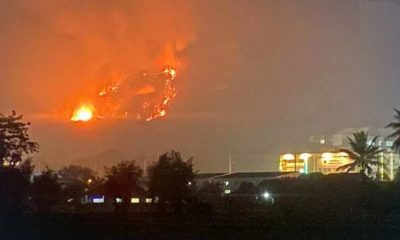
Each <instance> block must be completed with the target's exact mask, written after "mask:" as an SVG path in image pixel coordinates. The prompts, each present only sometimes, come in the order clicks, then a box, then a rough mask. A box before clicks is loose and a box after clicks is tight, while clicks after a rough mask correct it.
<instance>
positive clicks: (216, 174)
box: [194, 173, 226, 179]
mask: <svg viewBox="0 0 400 240" xmlns="http://www.w3.org/2000/svg"><path fill="white" fill-rule="evenodd" d="M224 174H226V173H198V174H196V175H195V177H194V178H195V179H202V178H212V177H216V176H220V175H224Z"/></svg>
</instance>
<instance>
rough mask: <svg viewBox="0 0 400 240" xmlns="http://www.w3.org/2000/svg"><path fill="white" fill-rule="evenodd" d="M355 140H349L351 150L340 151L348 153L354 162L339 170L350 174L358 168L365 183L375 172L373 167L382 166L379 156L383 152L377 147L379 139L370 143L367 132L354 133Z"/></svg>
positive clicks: (374, 139) (375, 138)
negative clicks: (366, 178)
mask: <svg viewBox="0 0 400 240" xmlns="http://www.w3.org/2000/svg"><path fill="white" fill-rule="evenodd" d="M353 138H354V139H352V138H348V140H349V143H350V146H351V150H349V149H340V151H342V152H345V153H347V154H348V155H349V158H350V159H351V160H353V162H352V163H349V164H346V165H343V166H340V167H339V168H338V169H337V170H338V171H342V170H345V171H346V172H350V171H353V170H355V169H356V168H357V167H358V168H359V171H360V173H361V175H362V176H363V181H364V180H365V177H370V176H371V174H372V172H373V169H372V166H380V165H381V164H380V162H379V161H378V157H379V156H378V155H379V154H380V153H381V152H382V151H383V150H381V149H380V148H379V147H377V146H375V143H376V140H377V139H378V137H374V138H373V139H372V141H371V143H368V133H367V132H365V131H360V132H355V133H353Z"/></svg>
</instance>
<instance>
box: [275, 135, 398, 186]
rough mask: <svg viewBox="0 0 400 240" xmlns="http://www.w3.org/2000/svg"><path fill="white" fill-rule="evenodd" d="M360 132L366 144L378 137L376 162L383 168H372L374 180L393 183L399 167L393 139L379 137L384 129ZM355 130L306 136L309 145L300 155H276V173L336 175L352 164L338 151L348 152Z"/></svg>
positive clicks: (346, 156)
mask: <svg viewBox="0 0 400 240" xmlns="http://www.w3.org/2000/svg"><path fill="white" fill-rule="evenodd" d="M360 130H363V131H366V132H369V133H370V135H369V136H370V140H369V144H371V143H372V138H373V137H374V136H380V137H378V138H377V141H376V142H375V146H377V147H380V148H381V149H382V150H384V151H383V152H382V153H381V154H380V156H379V157H378V159H377V160H378V161H380V162H381V163H382V165H383V166H384V167H376V168H375V169H374V171H375V174H374V175H375V178H378V179H380V180H393V179H394V176H395V175H396V172H397V169H398V168H399V166H400V159H399V155H398V154H396V153H394V152H393V150H392V146H393V142H394V140H393V139H386V138H385V137H383V136H387V135H389V133H388V132H386V131H385V130H375V131H373V130H371V129H368V128H365V129H360ZM356 131H357V130H356V129H345V130H342V131H340V132H338V133H335V134H333V135H330V136H329V135H317V136H312V137H310V145H309V147H305V149H308V150H306V151H304V152H301V153H286V154H282V155H280V157H279V170H280V171H281V172H299V173H304V174H307V173H313V172H320V173H323V174H331V173H340V171H336V170H337V168H338V167H340V166H343V165H345V164H349V163H352V162H353V161H352V160H351V159H350V158H349V156H348V155H347V153H345V152H341V151H340V150H338V149H350V146H349V144H348V137H352V133H354V132H356ZM310 150H311V151H310ZM342 172H343V171H342ZM353 172H358V169H355V170H354V171H353Z"/></svg>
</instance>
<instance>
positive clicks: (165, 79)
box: [70, 66, 177, 122]
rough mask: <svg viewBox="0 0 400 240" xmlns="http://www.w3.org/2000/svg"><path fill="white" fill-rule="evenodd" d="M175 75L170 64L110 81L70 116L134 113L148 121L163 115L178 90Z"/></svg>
mask: <svg viewBox="0 0 400 240" xmlns="http://www.w3.org/2000/svg"><path fill="white" fill-rule="evenodd" d="M175 77H176V70H175V69H174V68H173V67H169V66H167V67H165V68H164V69H163V70H162V71H160V72H158V73H155V74H150V73H147V72H142V73H141V74H139V75H138V76H137V77H130V78H126V79H123V80H121V81H118V82H113V83H110V84H108V85H107V86H105V87H102V88H100V90H99V91H98V92H97V93H96V94H95V97H93V98H92V99H91V101H90V102H91V104H82V105H80V106H79V107H78V108H76V109H75V110H74V111H73V112H72V116H71V118H70V120H71V121H73V122H88V121H90V120H93V119H98V120H103V119H118V118H127V117H128V116H134V117H135V119H136V120H142V119H143V120H145V121H147V122H148V121H151V120H154V119H156V118H159V117H163V116H165V115H166V114H167V109H168V107H169V106H170V104H171V101H172V100H173V99H174V98H175V97H176V94H177V93H176V89H175V87H174V85H173V83H174V79H175Z"/></svg>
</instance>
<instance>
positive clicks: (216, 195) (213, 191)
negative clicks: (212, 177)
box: [196, 182, 223, 203]
mask: <svg viewBox="0 0 400 240" xmlns="http://www.w3.org/2000/svg"><path fill="white" fill-rule="evenodd" d="M222 193H223V191H222V188H221V184H220V183H218V182H205V183H204V184H203V185H202V186H201V187H200V188H199V189H198V190H197V192H196V195H197V197H198V198H199V200H201V201H203V202H209V203H215V202H218V201H220V200H221V196H222Z"/></svg>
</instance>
